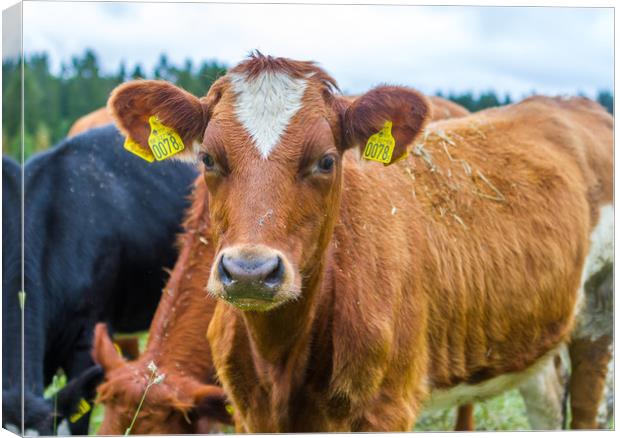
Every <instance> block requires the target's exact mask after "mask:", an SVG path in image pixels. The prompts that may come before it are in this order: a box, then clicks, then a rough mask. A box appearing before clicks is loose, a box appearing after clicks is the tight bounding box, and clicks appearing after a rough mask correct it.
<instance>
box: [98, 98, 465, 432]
mask: <svg viewBox="0 0 620 438" xmlns="http://www.w3.org/2000/svg"><path fill="white" fill-rule="evenodd" d="M431 102H432V106H433V109H435V108H439V109H440V110H439V111H437V112H434V113H433V114H434V117H437V120H441V119H443V118H446V117H448V114H449V113H448V112H446V111H444V110H443V108H446V107H451V108H453V110H455V111H457V110H458V111H459V112H460V113H463V112H466V111H467V110H466V109H465V108H462V107H459V106H458V105H454V106H452V105H450V102H448V101H446V100H445V99H442V98H433V99H432V100H431ZM459 108H460V109H459ZM201 179H202V177H201ZM205 190H206V188H205V186H204V184H201V183H200V182H199V183H198V184H197V192H196V193H195V194H194V198H195V199H196V203H197V204H196V206H195V207H194V209H193V210H192V211H190V214H189V216H188V218H187V220H186V222H185V224H184V228H185V229H186V230H199V229H200V228H201V227H202V228H203V229H205V228H206V227H205V225H204V224H203V225H201V223H202V221H204V220H205V219H204V218H206V217H208V211H207V204H206V203H204V201H205V200H206V193H205ZM202 234H203V233H201V232H198V231H194V232H189V233H187V235H186V236H184V237H183V239H182V242H183V247H184V248H185V249H184V250H183V254H184V256H183V257H180V258H179V260H178V262H177V264H176V265H175V268H174V270H173V272H174V273H176V274H173V277H172V278H171V280H170V283H169V284H168V286H167V288H166V289H167V290H169V289H172V290H178V286H175V284H174V282H175V281H180V280H181V279H182V273H183V272H185V271H186V270H188V269H190V270H193V269H194V268H193V267H189V266H187V261H188V258H187V257H188V254H191V253H194V252H196V251H207V249H206V248H205V245H208V241H207V240H206V239H205V238H204V236H203V235H202ZM205 255H206V253H205ZM201 259H204V256H201ZM202 266H203V267H205V268H207V269H210V263H204V264H203V265H202ZM207 275H208V271H207ZM195 286H196V287H197V289H196V290H200V286H199V285H195ZM190 287H194V286H191V285H190V283H188V286H187V288H188V289H187V292H186V293H189V292H190V289H189V288H190ZM174 296H175V297H176V298H174V299H173V298H172V296H171V295H170V294H168V295H165V297H167V299H165V300H162V303H161V304H160V308H158V311H157V315H159V316H157V319H158V322H154V323H153V324H152V326H151V331H150V333H149V336H150V337H152V338H159V339H161V341H160V343H159V344H158V345H150V347H149V349H148V350H147V352H145V354H144V355H143V357H141V358H140V360H139V361H138V362H135V363H132V362H129V363H123V365H122V366H121V367H118V368H116V367H114V364H115V363H116V361H117V360H118V359H117V357H116V354H114V353H113V352H112V350H111V349H109V347H107V348H105V349H104V348H103V347H104V346H107V345H108V343H109V341H108V340H107V338H106V337H105V332H104V331H103V328H100V329H98V330H99V332H98V333H99V335H98V336H100V337H102V339H101V340H100V341H99V342H97V341H95V343H94V345H95V353H94V354H95V356H98V359H97V361H98V362H101V363H109V364H110V365H112V366H111V367H109V370H110V372H109V373H108V372H106V378H107V383H106V384H105V385H104V386H102V387H101V388H100V389H99V392H100V400H101V401H102V402H103V403H104V404H105V406H106V412H105V416H104V421H103V424H102V426H101V429H100V431H99V433H100V434H106V435H114V434H121V433H123V432H124V430H125V428H126V427H127V425H128V424H129V422H130V417H129V416H130V415H131V414H132V412H134V411H133V409H135V406H138V404H139V403H140V399H141V398H142V393H143V390H144V385H145V382H144V381H143V380H142V381H137V382H133V381H132V382H133V383H134V384H132V385H128V382H127V379H128V378H129V379H130V380H131V379H133V378H134V376H135V372H136V370H141V371H142V374H145V373H146V371H145V370H146V366H147V364H148V363H149V361H150V360H152V359H153V357H155V356H157V357H160V358H162V359H165V363H170V362H173V361H189V362H190V363H191V367H192V369H195V370H196V372H195V374H196V375H199V374H200V373H203V374H208V372H210V371H212V363H211V359H210V353H209V348H208V344H207V343H206V342H204V343H201V341H200V340H196V341H195V342H194V343H192V344H191V345H192V348H193V350H192V354H191V356H190V357H186V356H184V355H185V354H186V353H187V349H184V348H179V347H182V345H176V346H175V345H168V342H169V340H170V339H173V337H170V336H165V335H162V330H163V324H162V323H161V320H162V319H163V318H168V317H165V316H163V315H166V314H168V312H170V309H171V308H173V306H174V300H177V299H185V295H174ZM201 300H202V298H201ZM209 304H212V303H209ZM204 307H205V303H203V302H202V301H200V302H199V303H198V307H197V308H196V309H197V310H198V312H202V313H200V314H201V315H203V317H201V318H192V319H190V320H188V321H186V322H185V325H183V326H180V325H179V324H176V325H175V324H171V323H169V324H168V326H167V332H168V333H170V332H174V333H177V332H178V333H180V330H183V327H189V324H190V322H189V321H191V333H189V334H188V337H193V336H197V335H199V334H205V333H206V332H207V328H208V326H209V322H210V318H205V317H204V314H205V312H208V313H209V314H210V313H211V312H212V308H211V307H208V309H207V310H205V308H204ZM196 309H195V310H196ZM164 350H165V351H166V353H162V351H164ZM123 351H124V350H123ZM110 354H111V355H110ZM164 356H166V357H164ZM168 356H170V357H168ZM160 361H161V359H160ZM160 368H162V369H163V370H164V371H163V372H164V373H165V374H166V376H167V377H166V380H168V381H169V382H172V381H174V380H178V378H177V377H176V374H177V371H176V369H175V368H173V369H172V370H169V369H166V368H164V366H163V365H162V366H161V367H160ZM112 372H113V373H114V374H112ZM147 374H148V373H147ZM136 383H137V385H136ZM195 384H196V385H201V384H202V383H201V380H200V379H197V380H196V382H195ZM127 388H130V389H127ZM193 390H194V388H193V387H192V385H179V386H177V388H176V391H177V392H176V393H177V397H179V396H180V395H181V394H182V392H183V391H186V392H187V393H186V394H184V395H183V397H185V398H188V397H190V398H191V393H192V391H193ZM149 391H150V390H149ZM166 391H168V389H166ZM160 399H161V397H155V396H153V395H150V396H148V397H147V398H145V400H144V402H143V410H144V411H145V412H146V411H149V412H156V414H154V415H149V416H148V417H147V418H140V421H138V422H137V423H136V426H135V428H134V430H133V432H135V433H143V434H146V433H164V431H165V433H167V434H183V433H191V432H190V431H196V432H205V431H208V430H209V427H208V426H209V425H208V424H201V425H200V426H199V428H194V429H192V428H191V427H188V425H187V423H183V422H168V423H165V424H166V428H165V430H164V429H161V423H158V421H159V419H161V418H168V416H169V415H171V414H173V413H174V412H175V410H176V408H175V407H174V406H173V405H172V404H170V403H167V404H161V405H158V402H159V400H160ZM203 422H204V420H203ZM228 422H230V419H228Z"/></svg>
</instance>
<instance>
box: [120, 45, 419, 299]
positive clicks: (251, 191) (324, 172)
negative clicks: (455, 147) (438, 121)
mask: <svg viewBox="0 0 620 438" xmlns="http://www.w3.org/2000/svg"><path fill="white" fill-rule="evenodd" d="M335 90H336V84H335V81H334V80H333V79H332V78H331V77H330V76H328V75H327V74H326V73H325V72H324V71H323V70H321V69H320V68H318V67H317V66H316V65H315V64H313V63H311V62H299V61H291V60H287V59H282V58H272V57H265V56H262V55H260V54H259V55H255V56H252V57H251V58H250V59H248V60H246V61H245V62H243V63H241V64H239V65H238V66H236V67H235V68H233V69H232V70H230V71H229V73H228V74H227V75H226V76H224V77H222V78H220V79H219V80H218V81H217V82H216V83H215V84H214V85H213V86H212V87H211V89H210V90H209V93H208V94H207V96H206V97H204V98H202V99H199V98H197V97H194V96H193V95H191V94H189V93H187V92H185V91H183V90H181V89H179V88H177V87H175V86H173V85H171V84H169V83H166V82H158V81H140V82H130V83H127V84H124V85H121V86H119V87H118V88H117V89H116V90H115V91H114V93H113V95H112V97H111V99H110V102H109V106H110V110H111V113H112V114H113V116H114V117H115V118H116V120H117V123H118V126H119V127H121V129H122V130H123V131H124V133H125V134H127V135H129V136H130V137H131V138H132V139H134V140H135V141H136V142H138V144H139V145H140V147H143V148H147V147H148V145H147V137H148V135H149V123H148V119H149V117H150V116H152V115H157V116H158V118H159V119H160V121H162V122H163V123H164V124H165V125H167V126H170V127H173V128H174V129H175V130H176V131H177V132H178V133H179V135H180V136H181V137H182V139H183V141H184V143H185V145H186V149H185V151H183V152H182V153H181V154H179V155H178V156H179V157H180V158H183V159H190V160H197V161H199V162H201V164H200V166H201V168H202V172H203V174H204V180H205V182H206V185H207V187H208V192H209V205H210V216H211V217H210V220H211V224H212V230H213V236H212V237H213V240H214V244H215V245H216V251H217V256H216V258H215V263H214V264H213V266H212V269H211V275H210V278H209V280H208V287H207V289H208V291H209V292H210V293H211V294H212V295H214V296H216V297H218V298H222V299H224V300H227V301H228V302H230V303H232V304H233V305H235V306H237V307H238V308H240V309H242V310H269V309H272V308H274V307H277V306H279V305H281V304H282V303H285V302H288V301H291V300H296V299H298V298H299V297H300V294H301V293H302V289H303V288H302V283H303V282H304V279H306V278H311V277H312V275H313V273H314V272H313V269H316V267H317V266H320V261H321V260H322V257H323V256H324V254H325V251H326V248H327V245H328V242H329V240H330V238H331V234H332V230H333V225H334V222H335V220H336V218H337V216H338V209H339V199H340V191H341V187H342V181H343V171H342V167H343V154H344V153H345V151H346V150H347V149H350V148H352V147H354V146H358V147H361V148H363V147H364V146H365V145H366V141H367V140H368V138H369V137H370V136H371V135H372V134H375V133H377V132H379V131H380V130H381V128H382V127H383V126H384V124H385V122H386V121H391V122H392V124H393V127H392V134H393V137H394V139H395V141H396V143H395V150H394V153H393V158H392V161H394V160H396V159H397V158H399V157H400V156H402V155H403V154H404V153H405V151H406V148H407V146H409V145H410V144H411V142H412V141H413V140H414V138H415V137H416V136H417V135H418V134H419V133H420V132H421V130H422V129H423V127H424V124H425V122H426V119H427V117H428V113H429V108H428V103H427V101H426V99H425V98H424V97H423V96H422V95H420V94H418V93H417V92H416V91H414V90H411V89H408V88H404V87H390V86H381V87H378V88H375V89H373V90H371V91H369V92H368V93H366V94H364V95H362V96H359V97H358V98H356V99H345V98H343V97H342V96H339V95H337V94H335ZM373 165H380V164H378V163H376V164H373Z"/></svg>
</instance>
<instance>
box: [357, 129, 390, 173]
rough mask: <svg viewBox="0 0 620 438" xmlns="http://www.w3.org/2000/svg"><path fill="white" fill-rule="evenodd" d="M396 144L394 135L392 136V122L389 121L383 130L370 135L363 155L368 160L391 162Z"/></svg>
mask: <svg viewBox="0 0 620 438" xmlns="http://www.w3.org/2000/svg"><path fill="white" fill-rule="evenodd" d="M395 144H396V142H395V141H394V137H392V122H390V121H387V122H385V125H383V128H381V131H379V132H377V133H376V134H373V135H371V136H370V138H369V139H368V142H367V143H366V147H365V148H364V153H363V154H362V156H363V157H364V158H365V159H366V160H371V161H378V162H380V163H385V164H389V163H390V161H391V160H392V154H393V153H394V145H395Z"/></svg>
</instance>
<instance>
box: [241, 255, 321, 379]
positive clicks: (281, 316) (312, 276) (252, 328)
mask: <svg viewBox="0 0 620 438" xmlns="http://www.w3.org/2000/svg"><path fill="white" fill-rule="evenodd" d="M315 266H316V268H315V269H314V271H313V272H311V273H308V275H307V276H304V278H305V280H304V281H303V283H302V291H301V298H300V299H299V300H297V301H294V302H291V303H288V304H286V305H283V306H280V307H279V308H276V309H274V310H272V311H269V312H244V313H243V319H244V321H245V324H246V327H247V330H248V335H249V339H250V343H251V346H252V350H253V353H254V355H256V356H258V358H260V360H261V361H264V362H266V363H267V364H270V365H272V366H276V367H280V368H286V367H287V366H290V363H291V361H293V362H299V359H300V357H299V356H300V355H301V356H303V351H300V349H302V350H305V349H306V347H307V345H306V344H307V342H308V341H309V338H310V332H311V328H312V322H313V320H314V316H315V309H316V299H317V295H318V293H317V291H318V289H319V286H320V281H321V278H322V270H323V263H322V262H321V263H318V264H317V265H315ZM297 365H299V363H297Z"/></svg>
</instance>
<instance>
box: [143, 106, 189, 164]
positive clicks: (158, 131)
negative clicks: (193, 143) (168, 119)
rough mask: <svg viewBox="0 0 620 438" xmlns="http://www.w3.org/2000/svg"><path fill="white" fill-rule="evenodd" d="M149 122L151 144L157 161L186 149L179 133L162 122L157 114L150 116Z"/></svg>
mask: <svg viewBox="0 0 620 438" xmlns="http://www.w3.org/2000/svg"><path fill="white" fill-rule="evenodd" d="M149 124H150V125H151V134H150V135H149V146H150V148H151V151H153V155H154V156H155V159H156V160H157V161H162V160H165V159H166V158H170V157H171V156H173V155H175V154H178V153H179V152H181V151H182V150H183V149H185V145H184V144H183V140H181V137H180V136H179V134H177V132H176V131H175V130H174V129H172V128H170V127H169V126H166V125H164V124H162V123H161V122H160V121H159V119H158V118H157V116H151V117H149Z"/></svg>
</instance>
